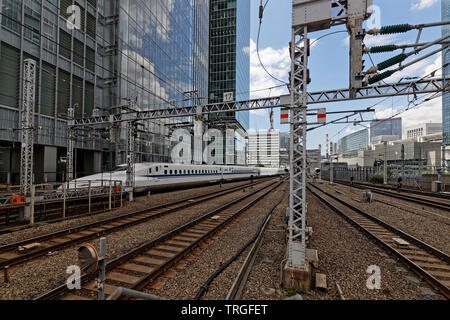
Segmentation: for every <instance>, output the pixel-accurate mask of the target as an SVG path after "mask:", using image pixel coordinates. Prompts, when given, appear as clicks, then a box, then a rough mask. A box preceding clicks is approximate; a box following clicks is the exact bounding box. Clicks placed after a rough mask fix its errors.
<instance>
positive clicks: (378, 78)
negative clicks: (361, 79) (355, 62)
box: [369, 70, 395, 84]
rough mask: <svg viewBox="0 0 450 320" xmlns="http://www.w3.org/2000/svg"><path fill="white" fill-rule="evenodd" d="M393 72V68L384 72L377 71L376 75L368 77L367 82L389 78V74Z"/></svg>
mask: <svg viewBox="0 0 450 320" xmlns="http://www.w3.org/2000/svg"><path fill="white" fill-rule="evenodd" d="M394 72H395V71H393V70H388V71H386V72H383V73H379V74H377V75H376V76H373V77H372V78H370V79H369V84H374V83H377V82H378V81H381V80H384V79H386V78H389V77H390V76H392V75H393V74H394Z"/></svg>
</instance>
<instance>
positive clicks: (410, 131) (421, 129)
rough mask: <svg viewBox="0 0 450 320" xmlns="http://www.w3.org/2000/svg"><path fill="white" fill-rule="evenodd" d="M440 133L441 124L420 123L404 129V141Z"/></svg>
mask: <svg viewBox="0 0 450 320" xmlns="http://www.w3.org/2000/svg"><path fill="white" fill-rule="evenodd" d="M441 132H442V123H421V124H418V125H415V126H411V127H408V128H406V139H414V138H419V137H424V136H429V135H432V134H437V133H441Z"/></svg>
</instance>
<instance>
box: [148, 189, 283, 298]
mask: <svg viewBox="0 0 450 320" xmlns="http://www.w3.org/2000/svg"><path fill="white" fill-rule="evenodd" d="M286 187H287V184H286V183H284V184H283V185H282V186H280V187H278V188H277V189H276V190H275V191H273V192H271V193H270V194H269V195H267V196H266V197H265V198H264V199H262V200H260V202H258V203H257V205H256V206H253V207H252V208H250V209H249V210H248V211H247V212H245V213H244V214H243V215H242V216H241V217H239V218H238V219H237V220H235V221H234V222H233V223H232V224H230V225H229V226H228V227H227V228H226V229H224V230H223V231H221V232H220V233H218V234H217V235H216V236H215V237H213V238H212V239H211V241H209V244H208V245H207V246H203V249H202V250H201V251H199V253H198V255H193V256H192V260H191V259H189V260H191V261H185V262H186V263H187V264H186V266H185V268H184V269H183V270H182V271H177V272H176V275H175V277H174V278H171V279H162V280H161V281H162V282H163V283H164V285H163V286H162V287H161V288H158V289H156V288H146V289H145V291H146V292H148V293H151V294H155V295H158V296H162V297H165V298H168V299H179V300H189V299H193V298H194V297H195V295H196V294H197V292H198V290H199V289H200V287H201V286H202V285H203V284H204V283H205V282H206V280H208V278H209V277H210V276H211V275H212V274H213V273H214V272H215V271H216V270H217V269H218V268H219V267H220V265H221V264H220V261H221V260H222V261H223V262H226V261H228V259H230V258H231V257H232V256H233V255H234V254H236V253H237V252H238V251H239V249H240V248H241V247H243V246H244V244H245V243H247V242H248V241H249V240H250V239H251V238H252V237H253V236H254V234H255V233H256V231H257V229H258V227H259V225H260V223H261V222H262V219H263V218H264V216H265V215H266V213H267V212H268V211H269V210H270V209H271V208H272V207H273V205H274V204H275V203H276V202H278V201H279V199H280V197H281V196H282V195H283V190H285V189H286ZM277 209H278V210H280V209H279V207H278V208H277ZM249 250H250V248H248V249H247V250H246V251H245V252H244V253H243V254H242V255H241V256H240V257H239V258H238V259H237V260H236V261H234V262H233V263H232V264H231V265H230V266H229V267H228V268H227V269H226V270H224V271H223V272H222V273H221V274H220V275H219V276H218V277H217V278H216V279H215V280H214V281H213V282H212V284H211V285H210V287H209V289H208V291H207V292H206V294H205V295H204V296H203V297H202V299H203V300H222V299H225V297H226V295H227V293H228V290H229V289H230V288H231V286H232V284H233V282H234V279H235V277H236V276H237V274H238V272H239V270H240V268H241V266H242V263H243V262H244V260H245V258H246V256H247V254H248V251H249ZM280 250H283V249H282V246H281V247H280Z"/></svg>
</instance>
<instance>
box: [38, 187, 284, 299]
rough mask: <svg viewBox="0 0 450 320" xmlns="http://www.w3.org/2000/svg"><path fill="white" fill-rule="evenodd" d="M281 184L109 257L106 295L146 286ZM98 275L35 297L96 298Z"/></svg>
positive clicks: (259, 191)
mask: <svg viewBox="0 0 450 320" xmlns="http://www.w3.org/2000/svg"><path fill="white" fill-rule="evenodd" d="M282 183H283V181H275V182H272V183H270V184H269V185H266V186H264V187H262V188H260V189H258V190H255V191H253V192H251V193H249V194H246V195H244V196H242V197H240V198H238V199H235V200H233V201H231V202H229V203H227V204H225V205H222V206H221V207H219V208H217V209H214V210H212V211H210V212H208V213H206V214H204V215H202V216H200V217H199V218H196V219H194V220H192V221H190V222H187V223H185V224H184V225H182V226H179V227H177V228H175V229H173V230H172V231H169V232H167V233H165V234H162V235H160V236H158V237H157V238H156V239H153V240H150V241H148V242H145V243H143V244H141V245H140V246H139V247H137V248H135V249H133V250H130V251H129V252H127V253H125V254H123V255H122V256H119V257H117V258H115V259H113V260H110V261H109V262H108V263H107V264H106V279H107V282H108V281H109V283H106V284H105V294H106V295H110V294H112V293H113V292H114V291H115V290H116V289H117V288H118V287H127V288H129V289H132V290H142V289H144V288H145V287H146V286H148V285H149V284H151V283H152V282H154V281H155V280H156V279H157V278H158V277H160V276H161V275H163V274H164V273H166V272H167V271H169V270H170V268H172V267H174V266H175V265H176V264H178V263H179V262H180V261H181V260H183V259H184V258H185V257H186V256H188V255H189V254H190V253H191V252H192V251H193V250H194V249H195V248H197V247H198V246H199V245H200V244H201V243H202V242H204V241H205V240H207V239H208V238H210V237H212V236H213V235H214V234H216V233H217V232H219V231H220V230H222V229H223V228H224V227H226V226H227V225H228V224H229V223H230V222H231V221H233V220H234V219H236V218H238V217H239V216H240V215H241V214H242V213H244V212H245V211H247V210H248V209H249V208H250V207H252V206H254V205H255V204H256V203H258V202H259V201H260V200H261V199H263V198H264V197H265V196H267V195H268V194H269V193H270V192H272V191H273V190H275V189H276V188H278V187H279V186H280V185H281V184H282ZM258 194H259V195H258ZM255 195H256V196H257V197H256V198H254V199H253V200H251V201H250V202H247V203H246V204H245V205H244V206H243V207H238V208H232V207H233V206H235V205H237V204H239V203H241V202H243V201H244V200H246V199H248V198H251V197H252V196H255ZM227 209H228V210H227ZM97 274H98V272H93V273H90V274H84V275H83V276H82V277H81V283H82V289H81V290H80V291H76V292H73V291H70V290H69V289H68V288H67V286H66V284H62V285H60V286H59V287H57V288H55V289H53V290H51V291H49V292H47V293H45V294H43V295H41V296H38V297H36V298H35V300H50V299H59V298H63V299H65V300H83V299H96V296H97V293H96V289H95V278H96V277H97ZM111 282H112V284H111Z"/></svg>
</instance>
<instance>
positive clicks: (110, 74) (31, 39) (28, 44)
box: [0, 0, 209, 183]
mask: <svg viewBox="0 0 450 320" xmlns="http://www.w3.org/2000/svg"><path fill="white" fill-rule="evenodd" d="M73 4H75V5H77V6H78V8H79V12H80V28H79V29H73V28H69V25H68V24H67V19H68V18H69V16H70V15H69V14H68V13H67V10H68V8H69V7H70V6H71V5H73ZM0 6H1V7H0V9H1V16H0V74H1V76H0V114H1V117H0V125H1V128H20V123H19V113H20V108H21V96H22V83H21V81H20V79H21V76H22V73H23V61H24V59H27V58H31V59H33V60H35V61H36V63H37V66H38V73H37V86H36V103H35V106H36V107H35V112H36V116H35V126H37V127H40V129H39V130H37V131H36V133H35V147H34V149H35V157H34V159H35V161H34V164H35V181H36V182H40V181H42V180H43V178H44V177H43V174H41V173H48V177H47V178H48V181H53V180H55V179H58V180H59V179H61V177H56V175H57V174H59V175H61V173H62V172H63V171H64V169H65V164H64V161H63V160H64V158H65V156H66V154H67V150H66V148H67V109H68V107H69V106H76V108H75V117H76V118H81V117H90V116H92V115H93V111H99V112H100V113H102V112H105V113H106V111H107V110H108V109H110V108H111V107H112V106H115V105H118V104H124V103H126V101H125V99H127V98H133V97H137V105H138V106H142V107H143V108H161V107H162V106H167V105H168V104H169V103H172V104H176V105H181V100H182V97H183V93H184V92H186V91H193V90H197V93H198V97H199V98H200V97H203V99H204V101H205V100H206V98H207V96H208V67H209V66H208V49H209V34H208V30H209V0H176V1H163V0H152V1H145V0H77V1H74V0H1V1H0ZM186 103H193V102H192V101H186ZM180 120H181V119H178V120H177V119H175V120H171V121H170V122H169V121H165V120H160V121H147V122H144V123H142V124H140V125H139V127H138V129H139V137H138V144H137V159H136V161H138V162H139V161H164V162H167V161H170V157H169V147H170V144H169V137H168V134H169V129H170V126H168V124H171V123H177V121H178V122H179V121H180ZM184 121H186V120H185V119H184ZM97 129H99V128H97ZM20 138H21V137H20V132H18V131H12V130H0V183H1V182H4V181H6V177H5V175H4V173H7V172H10V173H12V176H11V177H9V179H10V181H11V182H12V183H17V182H18V180H19V176H20V172H19V171H20V169H19V164H20V160H19V159H20ZM125 138H126V135H125V130H122V132H121V135H120V136H114V135H110V134H109V130H108V128H107V127H105V128H103V131H99V130H80V131H79V132H77V141H76V144H75V159H74V160H75V167H76V171H77V172H79V173H81V174H90V173H93V172H98V171H101V170H105V169H108V168H110V167H111V166H114V165H116V164H119V163H125V152H124V150H125V141H126V139H125Z"/></svg>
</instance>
